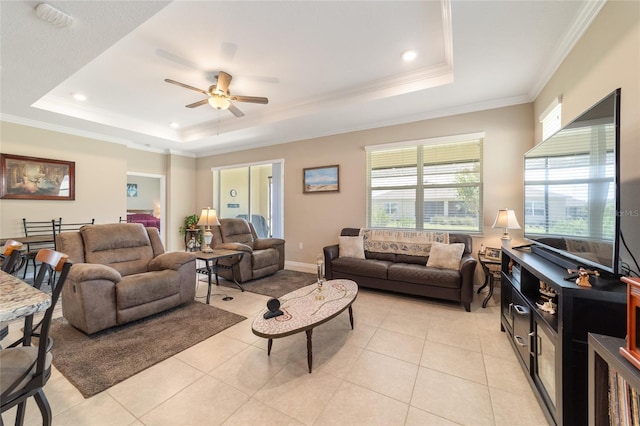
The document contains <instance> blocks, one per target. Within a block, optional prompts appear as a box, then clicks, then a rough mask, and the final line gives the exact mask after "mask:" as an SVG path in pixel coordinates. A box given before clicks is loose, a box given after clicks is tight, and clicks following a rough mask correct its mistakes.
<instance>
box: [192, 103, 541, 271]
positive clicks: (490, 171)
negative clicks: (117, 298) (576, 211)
mask: <svg viewBox="0 0 640 426" xmlns="http://www.w3.org/2000/svg"><path fill="white" fill-rule="evenodd" d="M532 114H533V108H532V104H525V105H518V106H514V107H508V108H499V109H494V110H488V111H482V112H477V113H471V114H464V115H457V116H451V117H445V118H439V119H433V120H425V121H420V122H416V123H411V124H405V125H399V126H390V127H385V128H380V129H372V130H366V131H360V132H353V133H347V134H342V135H335V136H328V137H323V138H318V139H310V140H306V141H300V142H294V143H288V144H284V145H277V146H273V147H265V148H258V149H253V150H248V151H241V152H234V153H229V154H223V155H216V156H211V157H204V158H199V159H198V160H197V162H196V163H197V170H198V171H197V173H198V191H197V200H196V204H198V205H200V204H201V205H207V204H210V203H211V202H212V195H211V194H212V193H213V187H212V178H211V168H212V167H220V166H227V165H233V164H246V163H251V162H262V161H266V160H273V159H278V158H284V182H285V185H284V186H285V188H284V214H285V217H284V237H285V239H286V241H287V245H286V259H287V262H294V263H303V264H309V263H314V262H315V258H316V254H318V253H321V252H322V247H324V246H326V245H330V244H335V243H336V242H337V240H338V238H337V237H338V234H339V232H340V229H342V228H344V227H362V226H365V224H366V205H365V197H366V194H365V191H364V189H365V188H366V181H365V178H366V157H365V150H364V147H365V146H367V145H376V144H385V143H392V142H400V141H406V140H414V139H424V138H430V137H439V136H446V135H456V134H463V133H474V132H485V142H484V150H483V156H484V173H483V177H484V207H483V214H484V221H483V223H484V228H485V229H484V236H483V237H484V238H483V237H482V236H479V237H478V238H476V239H475V240H474V245H475V248H474V249H478V248H479V247H480V243H484V244H485V245H489V246H494V247H500V240H499V237H500V235H501V233H500V232H499V230H496V229H492V228H491V225H492V224H493V220H494V218H495V214H496V211H497V210H498V209H499V208H501V207H510V208H513V209H514V210H515V211H516V214H517V215H518V217H522V156H523V154H524V153H525V152H526V151H527V150H528V149H530V148H531V147H532V146H533V124H532V120H531V117H532ZM332 164H339V165H340V192H339V193H324V194H303V192H302V169H303V168H306V167H316V166H325V165H332ZM216 207H217V206H216ZM513 234H514V240H516V241H519V240H521V235H522V233H521V232H514V233H513ZM300 243H302V246H303V248H302V249H300V248H299V244H300Z"/></svg>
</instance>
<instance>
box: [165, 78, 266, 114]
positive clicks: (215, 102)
mask: <svg viewBox="0 0 640 426" xmlns="http://www.w3.org/2000/svg"><path fill="white" fill-rule="evenodd" d="M231 78H232V77H231V74H228V73H226V72H224V71H220V72H219V73H218V79H217V82H216V84H212V85H211V86H209V90H203V89H198V88H197V87H193V86H189V85H188V84H184V83H180V82H179V81H175V80H171V79H170V78H165V79H164V81H166V82H167V83H171V84H175V85H176V86H180V87H184V88H185V89H189V90H193V91H196V92H198V93H202V94H204V95H207V98H206V99H202V100H201V101H198V102H194V103H192V104H189V105H185V106H186V107H187V108H195V107H199V106H201V105H204V104H207V103H208V104H209V105H211V106H212V107H213V108H216V109H228V110H229V111H231V113H232V114H233V115H235V116H236V117H242V116H244V113H243V112H242V111H240V110H239V109H238V108H237V107H236V106H235V105H234V104H233V103H232V102H231V101H236V102H251V103H254V104H267V103H269V99H267V98H263V97H258V96H235V95H234V96H232V95H231V92H229V83H231Z"/></svg>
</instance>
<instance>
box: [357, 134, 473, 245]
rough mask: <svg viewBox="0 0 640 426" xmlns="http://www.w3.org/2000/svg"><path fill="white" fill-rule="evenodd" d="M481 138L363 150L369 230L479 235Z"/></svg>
mask: <svg viewBox="0 0 640 426" xmlns="http://www.w3.org/2000/svg"><path fill="white" fill-rule="evenodd" d="M483 138H484V135H483V134H472V135H459V136H451V137H445V138H437V139H425V140H420V141H412V142H403V143H400V144H389V145H375V146H369V147H367V148H366V150H367V186H368V187H367V209H368V210H367V224H368V226H371V227H375V228H408V229H429V230H450V231H460V232H480V230H481V229H480V224H481V223H482V217H481V212H482V205H481V204H482V203H481V200H482V179H481V176H482V169H481V157H482V155H481V154H482V141H483Z"/></svg>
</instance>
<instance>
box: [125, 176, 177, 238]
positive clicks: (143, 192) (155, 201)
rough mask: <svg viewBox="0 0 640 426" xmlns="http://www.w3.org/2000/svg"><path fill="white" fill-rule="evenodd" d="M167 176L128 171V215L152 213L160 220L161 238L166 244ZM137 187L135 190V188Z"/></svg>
mask: <svg viewBox="0 0 640 426" xmlns="http://www.w3.org/2000/svg"><path fill="white" fill-rule="evenodd" d="M165 185H166V183H165V177H164V176H163V175H156V174H151V173H138V172H127V188H131V190H128V191H127V215H130V214H139V215H145V214H146V215H151V216H153V217H155V218H158V219H159V220H160V228H159V230H160V238H161V239H162V243H163V244H165V238H164V236H165V235H166V210H167V207H166V200H165V193H166V189H165ZM134 189H135V190H134Z"/></svg>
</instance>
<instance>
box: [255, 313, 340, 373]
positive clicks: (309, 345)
mask: <svg viewBox="0 0 640 426" xmlns="http://www.w3.org/2000/svg"><path fill="white" fill-rule="evenodd" d="M349 322H350V323H351V329H352V330H353V307H352V306H351V305H350V306H349ZM305 333H306V335H307V365H308V366H309V373H311V370H312V368H313V343H312V341H311V336H312V335H313V328H310V329H308V330H305ZM272 347H273V339H269V340H268V341H267V355H268V356H271V348H272Z"/></svg>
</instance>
